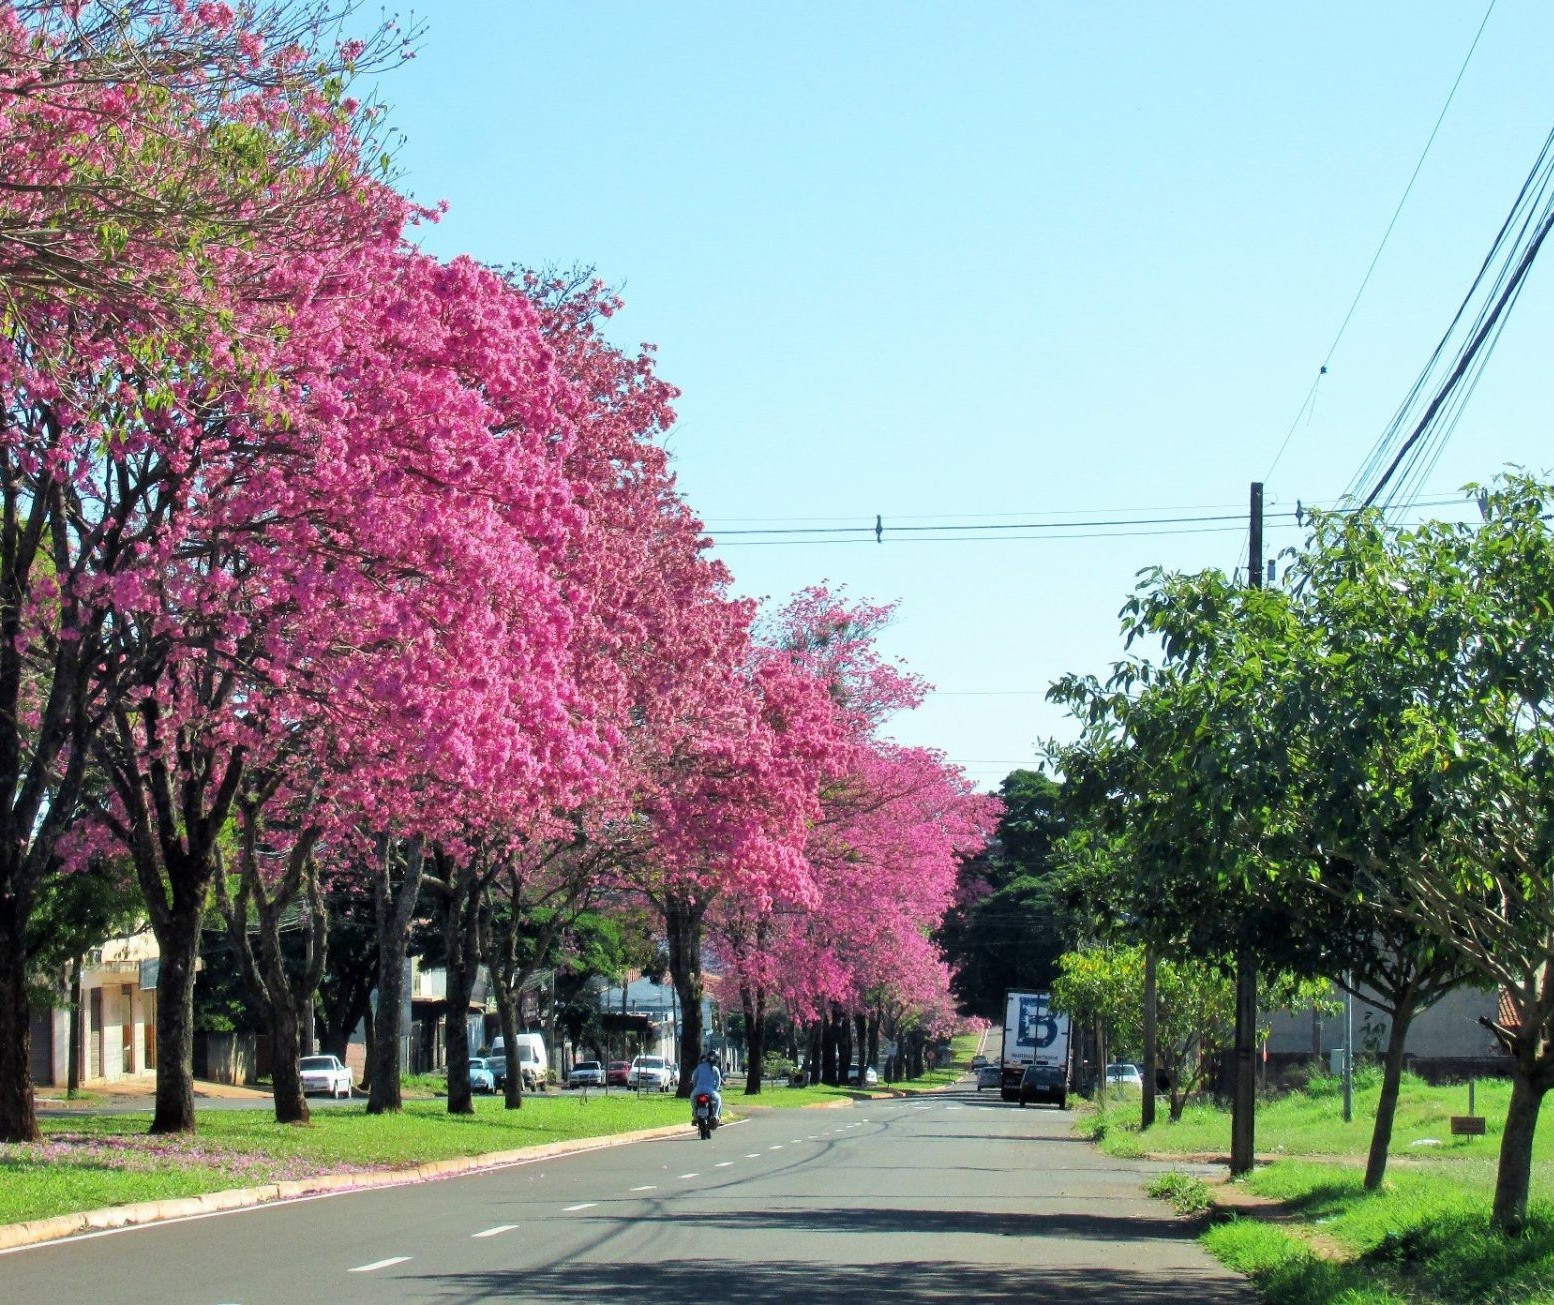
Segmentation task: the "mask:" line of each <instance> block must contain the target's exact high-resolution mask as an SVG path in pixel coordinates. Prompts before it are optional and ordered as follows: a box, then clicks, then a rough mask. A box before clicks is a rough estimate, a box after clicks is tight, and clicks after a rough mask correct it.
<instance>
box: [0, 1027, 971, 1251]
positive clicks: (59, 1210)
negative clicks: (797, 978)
mask: <svg viewBox="0 0 1554 1305" xmlns="http://www.w3.org/2000/svg"><path fill="white" fill-rule="evenodd" d="M962 1041H963V1040H960V1039H957V1042H956V1046H955V1053H954V1056H953V1057H952V1066H951V1067H950V1068H946V1069H939V1070H934V1071H930V1072H929V1073H928V1074H926V1075H924V1076H923V1077H922V1078H919V1079H913V1080H911V1081H908V1082H905V1083H896V1084H891V1085H889V1086H888V1087H887V1085H885V1084H880V1085H878V1086H877V1087H873V1088H849V1087H834V1088H832V1087H824V1086H820V1087H805V1088H790V1087H787V1086H786V1085H783V1084H773V1083H767V1084H765V1085H764V1086H763V1091H762V1093H761V1095H760V1096H758V1097H751V1098H748V1099H747V1098H746V1097H745V1096H744V1094H743V1092H742V1090H741V1087H740V1083H739V1080H737V1079H736V1080H735V1081H734V1082H733V1083H731V1084H730V1085H729V1088H728V1090H727V1091H726V1092H725V1093H724V1104H725V1108H726V1109H727V1110H729V1111H730V1113H731V1114H734V1115H737V1114H738V1112H739V1111H740V1110H742V1109H746V1108H755V1107H776V1106H811V1105H822V1104H826V1103H832V1102H850V1101H869V1100H872V1099H874V1098H878V1097H884V1096H888V1095H890V1094H891V1092H892V1091H893V1090H894V1091H896V1092H901V1091H906V1092H921V1091H931V1090H932V1089H934V1088H937V1087H943V1086H946V1085H948V1084H950V1083H953V1082H955V1081H956V1079H957V1078H959V1077H960V1076H961V1075H962V1073H963V1072H964V1068H965V1066H966V1065H969V1063H970V1058H971V1055H972V1053H973V1052H974V1050H975V1042H976V1040H975V1039H974V1038H973V1039H969V1040H964V1041H965V1042H966V1045H965V1046H964V1047H963V1046H962V1045H960V1044H961V1042H962ZM402 1087H403V1092H404V1096H405V1108H404V1111H403V1113H401V1114H399V1115H368V1114H367V1112H366V1107H365V1105H356V1106H341V1107H335V1108H330V1109H325V1110H318V1111H315V1112H314V1114H313V1119H312V1122H311V1123H309V1124H308V1125H306V1126H304V1127H293V1126H290V1125H280V1124H277V1123H276V1122H275V1119H274V1115H273V1113H272V1111H271V1109H270V1107H269V1105H268V1103H266V1104H265V1106H264V1107H263V1108H262V1109H254V1110H206V1111H202V1112H201V1113H200V1115H199V1131H198V1133H196V1134H195V1135H194V1136H192V1137H151V1136H150V1135H149V1134H148V1133H147V1132H146V1129H147V1128H148V1127H149V1125H150V1122H151V1115H150V1112H149V1111H148V1112H146V1113H144V1114H139V1113H137V1114H131V1115H91V1114H83V1115H82V1116H80V1117H78V1118H64V1119H46V1120H44V1121H43V1132H44V1140H43V1141H42V1142H41V1143H38V1144H35V1145H29V1146H16V1145H6V1144H0V1223H19V1222H22V1221H23V1220H27V1219H42V1218H48V1217H49V1216H52V1215H57V1214H70V1213H74V1212H76V1211H80V1210H93V1209H99V1208H102V1207H105V1206H112V1205H122V1204H126V1203H129V1202H134V1201H153V1200H162V1199H165V1198H168V1197H180V1196H199V1195H201V1194H203V1193H205V1192H215V1191H220V1190H222V1189H224V1188H230V1187H257V1186H261V1185H263V1184H265V1183H272V1182H279V1181H285V1180H287V1179H297V1178H309V1177H313V1176H315V1175H318V1174H327V1173H355V1172H365V1171H368V1170H374V1169H394V1168H401V1167H406V1166H409V1165H414V1164H420V1163H423V1162H426V1161H430V1160H445V1159H451V1158H453V1157H455V1156H468V1155H480V1154H484V1153H489V1152H493V1151H511V1150H515V1149H517V1148H519V1147H525V1146H538V1145H542V1144H544V1143H547V1142H560V1141H567V1140H569V1139H573V1138H581V1137H599V1136H604V1135H607V1134H611V1133H624V1132H630V1131H632V1130H634V1129H639V1128H655V1127H659V1126H661V1125H665V1124H678V1123H682V1122H686V1120H687V1118H688V1115H687V1107H686V1104H685V1102H683V1101H681V1100H680V1099H679V1098H677V1097H675V1096H673V1095H670V1094H663V1095H660V1094H657V1093H653V1094H650V1095H647V1096H638V1095H637V1094H636V1093H634V1092H624V1091H611V1092H608V1093H602V1092H597V1091H595V1092H590V1093H588V1095H587V1096H586V1097H585V1096H583V1095H582V1094H581V1093H575V1092H568V1093H565V1094H556V1093H546V1094H543V1095H533V1094H526V1095H525V1096H524V1105H523V1108H522V1109H521V1110H517V1111H508V1110H506V1109H504V1108H503V1104H502V1100H501V1098H500V1097H476V1098H475V1113H474V1114H473V1115H462V1116H454V1115H449V1114H448V1113H447V1106H446V1102H445V1100H444V1099H443V1097H442V1096H434V1095H432V1094H445V1093H446V1091H447V1083H446V1080H444V1079H443V1078H442V1077H441V1076H440V1075H422V1076H420V1077H418V1078H414V1079H406V1080H405V1081H404V1083H403V1085H402Z"/></svg>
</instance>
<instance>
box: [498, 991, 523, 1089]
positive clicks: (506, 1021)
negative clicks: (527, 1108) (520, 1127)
mask: <svg viewBox="0 0 1554 1305" xmlns="http://www.w3.org/2000/svg"><path fill="white" fill-rule="evenodd" d="M518 982H519V983H520V984H521V983H522V982H523V980H522V979H520V980H519V981H518ZM514 992H515V988H513V987H510V986H509V985H508V984H507V983H505V982H498V983H497V984H496V1022H497V1023H498V1024H499V1025H500V1026H501V1029H502V1054H503V1056H505V1057H506V1059H507V1074H506V1079H505V1081H504V1082H503V1084H502V1101H503V1103H504V1104H505V1105H506V1107H507V1109H509V1110H522V1109H523V1062H522V1061H520V1060H519V1059H518V999H517V997H516V996H515V995H514Z"/></svg>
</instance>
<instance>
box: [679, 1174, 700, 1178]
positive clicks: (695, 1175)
mask: <svg viewBox="0 0 1554 1305" xmlns="http://www.w3.org/2000/svg"><path fill="white" fill-rule="evenodd" d="M680 1177H681V1178H700V1177H701V1175H700V1174H681V1175H680Z"/></svg>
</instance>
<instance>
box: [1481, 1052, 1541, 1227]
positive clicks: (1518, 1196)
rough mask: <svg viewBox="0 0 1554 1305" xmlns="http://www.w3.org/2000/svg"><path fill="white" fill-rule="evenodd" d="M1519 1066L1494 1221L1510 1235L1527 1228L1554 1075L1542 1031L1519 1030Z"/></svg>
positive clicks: (1502, 1143)
mask: <svg viewBox="0 0 1554 1305" xmlns="http://www.w3.org/2000/svg"><path fill="white" fill-rule="evenodd" d="M1515 1043H1516V1045H1515V1053H1516V1067H1515V1070H1514V1071H1513V1073H1512V1076H1511V1104H1510V1105H1509V1107H1507V1109H1506V1114H1505V1131H1504V1132H1503V1133H1502V1134H1501V1135H1500V1165H1499V1169H1498V1170H1497V1171H1496V1174H1495V1203H1494V1208H1493V1210H1492V1211H1491V1213H1490V1222H1491V1223H1493V1224H1494V1226H1495V1227H1496V1228H1498V1229H1499V1230H1500V1231H1501V1232H1503V1233H1505V1234H1507V1235H1508V1236H1513V1237H1514V1236H1519V1235H1520V1234H1521V1232H1522V1230H1523V1229H1524V1228H1526V1226H1527V1197H1528V1193H1529V1190H1530V1188H1531V1186H1532V1143H1533V1137H1534V1135H1535V1134H1536V1133H1537V1131H1538V1112H1539V1110H1540V1109H1541V1108H1542V1106H1543V1097H1544V1094H1545V1093H1547V1092H1548V1090H1549V1084H1550V1077H1551V1075H1554V1062H1551V1060H1550V1058H1549V1056H1548V1054H1547V1052H1546V1044H1545V1043H1544V1036H1543V1030H1542V1029H1518V1030H1517V1031H1516V1035H1515Z"/></svg>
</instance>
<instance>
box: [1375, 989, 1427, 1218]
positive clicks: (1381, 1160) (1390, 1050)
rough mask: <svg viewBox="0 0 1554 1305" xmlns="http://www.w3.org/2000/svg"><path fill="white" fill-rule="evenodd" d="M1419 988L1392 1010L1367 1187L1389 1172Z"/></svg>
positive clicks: (1406, 991)
mask: <svg viewBox="0 0 1554 1305" xmlns="http://www.w3.org/2000/svg"><path fill="white" fill-rule="evenodd" d="M1415 994H1416V990H1415V988H1414V987H1413V985H1409V986H1408V987H1407V988H1406V989H1404V991H1403V993H1402V994H1401V995H1400V996H1399V998H1398V1000H1397V1002H1396V1004H1395V1005H1394V1007H1393V1010H1392V1032H1391V1033H1390V1034H1389V1035H1388V1037H1387V1054H1386V1058H1385V1059H1384V1060H1383V1061H1382V1071H1381V1097H1380V1099H1379V1100H1378V1101H1377V1102H1376V1123H1375V1125H1374V1127H1373V1128H1372V1129H1371V1149H1370V1155H1369V1156H1368V1157H1367V1158H1366V1161H1365V1190H1366V1191H1367V1192H1374V1191H1377V1190H1379V1189H1380V1187H1381V1183H1382V1179H1384V1178H1385V1177H1386V1176H1387V1150H1388V1148H1389V1147H1391V1145H1392V1121H1393V1120H1394V1119H1395V1118H1396V1116H1397V1109H1398V1088H1399V1086H1400V1085H1401V1084H1402V1081H1403V1044H1404V1043H1405V1042H1407V1041H1408V1029H1409V1026H1410V1025H1411V1024H1412V1023H1413V1022H1414V1010H1415V1007H1416V1002H1417V998H1416V995H1415Z"/></svg>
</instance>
